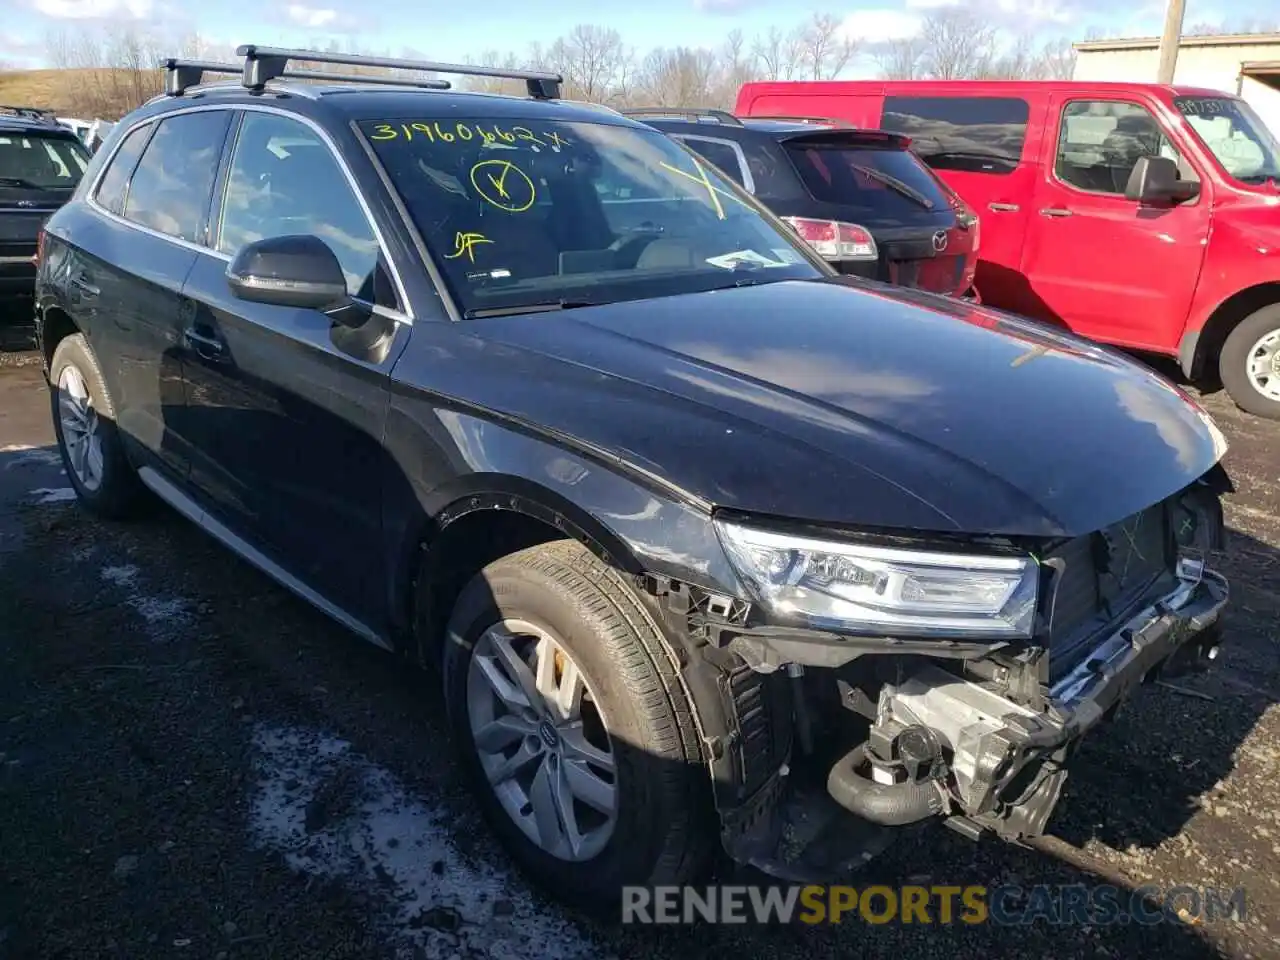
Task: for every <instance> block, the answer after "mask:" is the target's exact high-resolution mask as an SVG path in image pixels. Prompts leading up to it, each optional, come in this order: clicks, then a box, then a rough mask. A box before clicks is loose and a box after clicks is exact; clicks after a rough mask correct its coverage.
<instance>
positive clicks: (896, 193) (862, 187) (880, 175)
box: [787, 143, 950, 219]
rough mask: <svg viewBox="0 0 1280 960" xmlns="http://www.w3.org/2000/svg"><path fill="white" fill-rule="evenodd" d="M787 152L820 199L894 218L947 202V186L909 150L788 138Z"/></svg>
mask: <svg viewBox="0 0 1280 960" xmlns="http://www.w3.org/2000/svg"><path fill="white" fill-rule="evenodd" d="M787 153H788V154H790V156H791V159H792V161H793V162H794V163H795V166H796V171H797V172H798V173H799V174H800V179H801V180H803V181H804V185H805V187H807V188H808V190H809V193H811V194H812V195H813V198H814V199H815V200H820V201H822V202H823V203H838V204H842V205H846V206H853V207H857V208H859V209H860V210H862V211H865V213H866V214H868V215H870V216H871V217H880V218H893V219H906V218H910V217H912V216H913V215H914V216H919V215H920V214H921V213H922V212H924V211H942V210H947V209H949V208H950V198H949V197H948V196H947V194H946V192H945V191H944V190H943V189H942V187H941V186H940V185H939V184H938V181H937V180H936V179H934V176H933V174H931V173H930V172H929V170H928V169H927V168H926V167H925V166H924V164H923V163H921V161H920V159H919V158H918V157H916V156H915V155H914V154H912V153H911V152H910V151H907V150H890V149H884V148H875V147H861V146H859V147H837V146H827V145H821V146H817V145H812V144H806V143H788V144H787Z"/></svg>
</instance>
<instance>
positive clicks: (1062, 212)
mask: <svg viewBox="0 0 1280 960" xmlns="http://www.w3.org/2000/svg"><path fill="white" fill-rule="evenodd" d="M1040 216H1042V217H1069V216H1071V211H1070V210H1068V209H1067V208H1066V207H1045V208H1044V209H1043V210H1041V211H1040Z"/></svg>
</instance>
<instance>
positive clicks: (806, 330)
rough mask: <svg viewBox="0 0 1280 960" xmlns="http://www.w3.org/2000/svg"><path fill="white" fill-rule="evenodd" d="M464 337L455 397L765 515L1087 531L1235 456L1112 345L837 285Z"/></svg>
mask: <svg viewBox="0 0 1280 960" xmlns="http://www.w3.org/2000/svg"><path fill="white" fill-rule="evenodd" d="M461 330H462V331H464V332H465V333H466V334H467V335H468V337H467V339H471V340H472V343H473V345H474V347H475V348H476V349H477V353H476V359H479V358H480V357H483V358H485V360H487V361H488V362H479V363H477V364H475V365H474V366H471V367H470V368H469V373H468V376H467V377H466V378H465V383H464V384H463V385H462V386H460V387H459V392H460V393H462V394H463V396H462V397H460V399H464V400H465V399H471V400H472V401H473V402H475V403H477V404H478V405H481V406H484V407H488V408H490V409H492V410H494V412H498V413H503V414H506V415H508V416H511V417H513V418H517V419H519V420H522V421H525V422H526V423H528V424H530V425H534V426H537V427H539V428H542V429H545V430H549V431H551V432H553V433H554V434H556V435H558V436H560V437H562V438H565V439H567V440H569V441H572V440H576V441H578V442H579V443H581V444H582V445H583V446H585V447H588V448H594V449H595V450H597V451H599V452H602V453H605V454H607V455H608V456H609V457H610V458H613V457H616V458H618V459H620V460H622V461H624V462H626V463H628V464H630V465H631V466H633V467H634V468H636V469H638V470H642V471H644V472H646V473H648V474H651V475H655V476H657V477H660V478H662V479H663V480H665V482H667V483H668V484H671V485H673V486H675V487H678V488H680V489H681V490H683V491H684V492H686V493H688V494H690V495H692V496H694V497H696V498H698V499H699V500H701V501H703V502H704V503H707V504H710V505H712V506H715V507H721V508H729V509H734V510H739V511H744V512H749V513H754V514H760V515H769V516H773V517H782V518H791V519H795V520H800V521H806V522H814V523H820V524H829V525H838V526H845V525H848V526H858V527H870V528H880V529H911V530H918V531H934V532H961V531H962V532H968V533H988V534H999V535H1025V536H1039V537H1057V536H1077V535H1079V534H1082V533H1086V532H1090V531H1093V530H1096V529H1099V528H1100V527H1103V526H1105V525H1107V524H1109V523H1113V522H1115V521H1118V520H1120V519H1123V518H1124V517H1127V516H1129V515H1130V514H1133V513H1135V512H1137V511H1138V510H1140V509H1142V508H1144V507H1146V506H1149V505H1150V504H1152V503H1155V502H1157V501H1159V500H1161V499H1163V498H1164V497H1166V496H1169V495H1170V494H1172V493H1175V492H1176V491H1178V490H1180V489H1181V488H1182V487H1184V486H1185V485H1187V484H1188V483H1191V482H1192V481H1194V480H1196V479H1197V478H1199V477H1200V476H1202V475H1203V474H1204V473H1205V472H1206V471H1207V470H1209V469H1210V468H1211V467H1212V466H1213V465H1214V463H1215V462H1217V460H1218V459H1219V458H1220V457H1221V455H1222V452H1223V451H1224V450H1225V443H1224V442H1223V441H1222V438H1221V434H1220V433H1219V432H1218V431H1217V429H1216V427H1214V426H1213V423H1212V421H1211V420H1210V419H1209V418H1208V416H1207V415H1206V414H1205V413H1204V412H1203V410H1202V409H1201V408H1200V407H1199V406H1198V405H1197V404H1195V403H1194V401H1192V400H1191V399H1190V398H1189V397H1188V396H1187V395H1186V394H1185V393H1183V392H1182V391H1181V390H1179V389H1178V388H1176V387H1174V386H1173V385H1172V384H1170V383H1169V382H1167V381H1166V380H1164V379H1162V378H1160V377H1158V376H1156V375H1155V374H1153V373H1151V372H1149V371H1148V370H1147V369H1146V368H1144V367H1142V366H1140V365H1139V364H1137V363H1135V362H1133V361H1130V360H1128V359H1125V358H1123V357H1122V356H1120V355H1119V354H1116V353H1114V352H1112V351H1111V350H1108V349H1105V348H1102V347H1097V346H1094V345H1092V344H1089V343H1087V342H1084V341H1082V340H1079V339H1077V338H1074V337H1071V336H1069V335H1065V334H1058V333H1057V332H1055V331H1053V330H1051V329H1050V328H1048V327H1045V326H1041V325H1039V324H1036V323H1033V322H1031V321H1023V320H1019V319H1015V318H1012V317H1010V316H1008V315H1005V314H1002V313H998V312H996V311H992V310H990V309H987V308H982V307H977V306H975V305H972V304H968V303H962V302H959V301H954V300H950V299H946V298H942V297H936V296H932V295H929V294H923V293H918V292H915V291H906V290H900V289H898V288H892V287H887V286H883V285H880V284H868V283H864V282H860V281H855V280H849V279H847V278H841V279H838V280H826V281H786V282H777V283H769V284H762V285H758V286H751V287H739V288H734V289H729V290H720V291H715V292H711V293H699V294H691V295H685V296H677V297H669V298H663V299H658V300H646V301H629V302H620V303H614V304H609V305H604V306H598V307H585V308H577V309H574V310H573V311H572V312H568V311H565V312H547V313H540V314H526V315H523V316H508V317H497V318H488V319H485V320H473V321H468V322H466V323H464V324H463V326H462V328H461ZM472 338H475V339H472ZM460 359H461V358H460ZM463 362H464V363H465V361H463ZM486 374H488V375H486ZM468 395H470V396H469V397H468Z"/></svg>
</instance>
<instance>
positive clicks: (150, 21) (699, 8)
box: [0, 0, 1280, 77]
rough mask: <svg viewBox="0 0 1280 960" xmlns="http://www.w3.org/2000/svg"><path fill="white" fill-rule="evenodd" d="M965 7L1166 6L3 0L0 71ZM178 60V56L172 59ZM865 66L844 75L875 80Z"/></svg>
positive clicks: (474, 51) (703, 39)
mask: <svg viewBox="0 0 1280 960" xmlns="http://www.w3.org/2000/svg"><path fill="white" fill-rule="evenodd" d="M947 5H964V6H968V7H971V8H973V9H975V10H977V11H979V12H980V13H981V14H982V15H983V16H984V17H985V18H990V20H991V21H993V22H996V23H998V24H1001V25H1004V26H1006V27H1008V29H1009V30H1010V31H1011V32H1013V31H1018V30H1022V31H1030V32H1033V33H1035V34H1036V36H1037V37H1039V38H1042V39H1045V40H1048V39H1052V38H1056V37H1067V38H1069V39H1071V40H1079V39H1083V37H1084V35H1085V33H1086V31H1088V30H1089V29H1091V28H1093V29H1098V30H1102V31H1104V32H1105V34H1106V35H1108V36H1155V35H1157V34H1159V32H1160V29H1161V24H1162V20H1163V11H1164V3H1163V0H1136V2H1134V0H1130V2H1127V3H1126V2H1123V0H1122V2H1119V3H1117V2H1116V0H845V2H839V0H836V2H829V3H826V4H822V5H819V6H805V5H804V2H803V0H801V2H799V3H797V2H795V0H642V2H634V0H626V2H623V0H594V2H593V0H482V2H478V3H458V2H456V0H195V2H193V0H0V62H2V63H4V64H5V65H6V66H9V67H37V66H44V65H47V63H46V56H45V50H46V48H47V41H46V37H47V36H48V35H49V34H50V32H51V31H58V30H59V29H64V30H65V29H70V30H83V29H91V30H92V29H95V28H99V27H103V26H105V25H112V24H114V25H131V24H137V25H138V26H139V27H140V28H142V29H145V30H150V31H151V32H153V33H155V34H159V35H163V36H165V37H178V36H181V35H183V34H190V33H192V32H195V33H198V34H200V36H201V37H202V38H203V39H204V40H205V41H206V42H209V43H212V44H214V45H217V46H222V45H227V46H234V45H236V44H238V43H247V42H254V43H259V44H269V45H275V46H291V47H309V46H324V45H326V44H328V43H329V42H331V41H334V40H336V41H338V42H339V43H341V44H342V45H343V48H344V49H358V50H368V51H372V52H378V53H383V54H391V55H402V54H403V53H404V52H405V51H410V50H411V51H413V52H415V53H417V54H418V55H421V56H426V57H429V58H431V59H434V60H443V61H455V62H456V61H459V60H462V59H465V58H466V57H468V56H475V55H478V54H480V53H482V52H485V51H488V50H494V49H498V50H513V51H517V52H523V51H524V50H525V49H526V48H527V47H528V45H529V44H530V43H533V42H541V43H543V44H547V43H550V42H551V41H553V40H554V39H555V38H556V37H557V36H560V35H562V34H564V33H566V32H568V31H569V30H570V29H572V28H573V27H574V26H575V25H576V24H580V23H593V24H598V25H601V26H606V27H611V28H613V29H615V30H617V31H618V32H619V33H621V34H622V35H623V37H624V39H625V40H626V42H627V43H628V44H629V45H631V46H633V47H635V48H637V49H638V50H639V51H641V52H644V51H646V50H648V49H651V48H653V47H656V46H709V47H714V46H718V45H719V44H720V43H721V42H722V41H723V40H724V37H725V35H726V34H728V33H729V32H730V31H731V30H735V29H737V30H741V31H742V32H743V33H744V34H746V35H747V36H748V37H750V36H752V35H754V34H758V33H763V32H765V31H767V30H769V29H770V28H771V27H780V28H783V29H789V28H791V27H793V26H794V25H796V24H797V23H799V22H801V21H803V20H804V19H805V18H807V17H808V16H810V15H811V14H813V13H824V14H831V15H833V16H836V17H839V18H840V19H841V20H842V23H843V27H844V30H845V31H846V32H847V35H848V36H850V37H852V38H854V39H856V40H858V41H860V42H861V44H862V46H863V48H864V50H865V49H866V48H867V47H870V46H874V45H875V44H876V43H877V42H880V43H882V42H884V41H886V40H892V39H897V38H902V37H907V36H910V35H911V34H913V33H914V32H916V31H917V30H918V29H919V25H920V22H921V19H922V18H923V17H924V16H927V15H928V13H929V11H930V9H931V8H936V7H939V6H947ZM1243 7H1244V5H1243V4H1241V3H1240V0H1187V13H1186V20H1185V23H1186V24H1187V25H1188V26H1189V25H1191V24H1193V23H1224V22H1228V21H1229V20H1230V19H1232V18H1234V17H1238V16H1239V15H1240V14H1241V13H1242V12H1243ZM1247 12H1248V15H1249V16H1251V17H1259V18H1263V17H1265V18H1272V19H1276V20H1280V0H1253V2H1251V3H1250V4H1249V5H1248V10H1247ZM174 52H175V53H177V52H179V51H174ZM874 69H875V65H874V60H873V58H872V57H870V56H868V55H865V54H864V55H863V56H861V57H858V58H856V59H855V61H854V62H853V63H852V64H851V65H850V69H849V70H848V71H847V75H848V76H851V77H857V76H860V75H867V76H870V75H873V74H874Z"/></svg>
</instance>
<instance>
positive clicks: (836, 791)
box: [827, 743, 944, 827]
mask: <svg viewBox="0 0 1280 960" xmlns="http://www.w3.org/2000/svg"><path fill="white" fill-rule="evenodd" d="M866 762H867V745H866V744H865V743H864V744H861V745H859V746H857V747H854V748H853V749H852V750H850V751H849V752H848V753H846V754H845V755H844V756H843V757H842V758H841V759H840V760H839V761H838V762H837V763H836V765H835V766H833V767H832V768H831V772H830V773H829V774H828V775H827V792H828V793H829V794H831V797H832V799H833V800H835V801H836V803H838V804H840V806H842V807H844V808H845V809H846V810H848V811H849V812H850V813H855V814H857V815H858V816H860V817H862V818H863V819H864V820H870V821H871V822H872V823H878V824H880V825H881V826H885V827H903V826H906V825H907V824H909V823H916V822H918V821H920V820H923V819H925V818H926V817H932V816H936V815H938V814H940V813H942V812H943V809H944V804H943V798H942V794H941V793H940V792H939V790H938V788H937V787H935V786H934V785H933V784H932V783H930V782H929V781H917V782H914V783H876V782H875V781H874V780H870V779H868V778H867V777H864V776H863V775H862V774H860V773H859V772H858V771H859V770H860V769H861V768H862V766H863V765H864V764H865V763H866Z"/></svg>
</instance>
